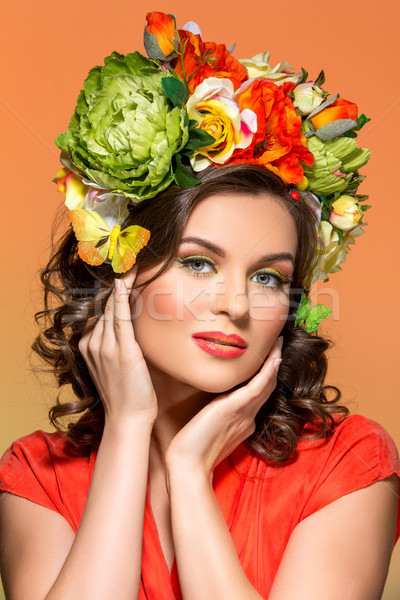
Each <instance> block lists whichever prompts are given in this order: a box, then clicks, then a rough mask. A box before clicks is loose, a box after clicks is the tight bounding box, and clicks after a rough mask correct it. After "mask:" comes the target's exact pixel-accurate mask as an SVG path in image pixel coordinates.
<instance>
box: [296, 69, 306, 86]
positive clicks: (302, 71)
mask: <svg viewBox="0 0 400 600" xmlns="http://www.w3.org/2000/svg"><path fill="white" fill-rule="evenodd" d="M301 73H302V75H301V78H300V81H299V83H298V84H297V85H299V84H300V83H305V82H306V81H307V77H308V71H306V70H305V69H303V67H301Z"/></svg>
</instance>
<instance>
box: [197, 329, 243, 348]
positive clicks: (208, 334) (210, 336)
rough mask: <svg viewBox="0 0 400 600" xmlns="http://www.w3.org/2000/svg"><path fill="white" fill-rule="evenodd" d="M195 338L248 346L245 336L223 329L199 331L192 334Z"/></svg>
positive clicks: (241, 346)
mask: <svg viewBox="0 0 400 600" xmlns="http://www.w3.org/2000/svg"><path fill="white" fill-rule="evenodd" d="M192 337H194V338H203V339H207V340H212V341H214V340H215V342H226V343H228V344H234V345H235V346H239V348H247V344H246V342H245V341H244V339H243V338H241V337H240V336H238V335H236V333H231V334H228V333H224V332H223V331H198V332H197V333H194V334H193V335H192Z"/></svg>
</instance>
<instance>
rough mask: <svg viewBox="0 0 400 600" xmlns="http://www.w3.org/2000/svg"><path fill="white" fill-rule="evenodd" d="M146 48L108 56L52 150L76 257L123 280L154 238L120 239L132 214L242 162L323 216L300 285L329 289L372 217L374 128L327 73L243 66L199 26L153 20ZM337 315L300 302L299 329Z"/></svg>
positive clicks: (265, 58)
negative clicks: (330, 86) (368, 183)
mask: <svg viewBox="0 0 400 600" xmlns="http://www.w3.org/2000/svg"><path fill="white" fill-rule="evenodd" d="M144 46H145V49H146V52H147V55H148V57H146V56H144V55H143V54H141V53H139V52H133V53H130V54H126V55H123V54H119V53H118V52H112V54H111V55H110V56H108V57H106V58H105V59H104V66H96V67H94V68H93V69H91V70H90V72H89V74H88V76H87V78H86V80H85V82H84V87H83V90H81V92H80V94H79V96H78V100H77V105H76V108H75V112H74V114H73V115H72V118H71V120H70V123H69V126H68V131H67V132H66V133H61V134H60V135H58V136H57V138H56V141H55V143H56V145H57V146H58V147H59V148H60V149H61V151H62V152H61V162H62V164H63V165H64V168H63V169H61V170H60V171H59V172H58V173H57V175H56V178H55V181H56V182H57V189H58V190H59V191H62V192H64V194H65V204H66V206H67V207H68V209H69V210H70V218H71V225H72V227H73V229H74V232H75V235H76V237H77V239H78V241H79V244H78V254H79V256H80V258H81V259H82V260H84V261H85V262H86V263H88V264H90V265H92V266H97V265H100V264H102V263H104V262H107V263H111V265H112V268H113V270H114V272H116V273H124V272H126V271H127V270H129V269H130V268H131V267H132V265H133V264H134V263H135V260H136V256H137V253H138V252H139V251H140V250H141V248H143V247H144V246H145V245H146V244H147V242H148V240H149V238H150V232H149V231H148V230H146V229H144V228H142V227H139V226H137V225H133V226H130V227H127V228H126V229H124V230H122V231H121V227H120V225H119V223H120V221H121V218H122V217H123V216H124V215H126V213H127V210H128V205H129V204H130V203H132V204H137V203H139V202H141V201H142V200H144V199H148V198H153V197H154V196H156V195H157V194H158V193H159V192H161V191H162V190H164V189H165V188H167V187H168V186H169V185H170V184H172V183H176V184H177V185H178V186H180V187H182V188H188V187H192V186H194V185H197V184H198V183H199V179H198V177H197V176H196V173H197V172H200V171H202V170H203V169H205V168H207V167H208V166H210V165H215V166H216V167H218V166H220V165H226V164H237V163H243V162H246V163H252V164H257V165H262V166H263V167H265V168H266V169H269V170H270V171H272V172H273V173H275V174H276V175H278V176H279V177H281V179H283V181H285V182H286V183H287V184H289V185H290V187H291V192H290V193H291V195H292V197H293V198H294V199H296V200H302V201H304V202H306V203H307V204H308V205H309V206H310V207H311V208H312V209H313V211H314V212H315V213H316V215H317V217H318V244H319V246H320V247H319V248H318V251H319V252H320V251H322V254H321V258H320V260H319V262H318V264H317V265H316V266H315V267H314V268H313V270H312V272H310V273H309V274H308V275H307V277H306V280H305V281H304V282H303V285H304V288H305V289H307V288H309V287H310V286H311V285H312V284H313V283H315V282H316V281H317V280H318V279H319V278H321V279H323V280H324V281H328V280H329V277H328V274H329V273H335V272H337V271H339V270H341V267H340V266H339V265H340V264H341V263H343V262H344V261H345V260H346V254H347V252H348V251H349V249H350V245H351V244H354V240H355V238H356V237H357V236H359V235H361V234H362V233H364V231H363V230H362V228H361V225H366V223H363V222H362V219H363V217H364V213H365V211H366V210H367V209H368V208H370V206H368V205H366V204H365V203H364V201H365V200H366V199H367V198H368V196H365V195H360V194H358V193H357V190H358V186H359V184H360V183H361V181H362V180H363V179H364V176H362V175H359V173H358V171H359V169H360V168H361V167H362V166H364V165H365V164H366V162H367V161H368V159H369V157H370V151H369V150H368V149H367V148H359V147H358V145H357V143H356V140H355V138H356V137H357V132H358V131H359V130H360V129H361V128H362V127H363V126H364V125H365V123H367V122H368V121H369V120H370V119H368V118H367V117H366V116H365V115H364V114H361V115H360V116H358V108H357V105H356V104H354V103H352V102H349V101H347V100H344V99H342V98H340V97H339V94H335V95H333V96H330V95H329V93H328V92H326V91H324V89H323V88H322V85H323V84H324V81H325V76H324V72H323V71H321V72H320V73H319V75H318V76H317V78H316V79H315V80H312V79H309V77H308V73H307V71H306V70H305V69H302V70H301V72H300V73H295V72H294V70H293V68H292V66H291V65H290V64H289V63H288V62H281V63H278V64H277V65H276V66H275V67H270V65H269V59H270V54H269V52H264V53H261V54H257V55H256V56H254V57H253V58H251V59H239V60H237V59H236V58H234V57H233V55H232V52H233V50H234V47H230V48H227V47H226V46H225V45H224V44H217V43H215V42H203V39H202V35H201V31H200V28H199V26H198V25H197V24H196V23H194V22H192V21H190V22H188V23H186V25H184V26H183V27H182V28H181V29H177V26H176V21H175V17H174V16H172V15H168V14H165V13H161V12H150V13H148V14H147V26H146V27H145V31H144ZM321 246H322V248H321ZM331 312H332V311H331V310H330V309H329V308H328V307H327V306H324V305H322V304H318V305H316V306H314V307H313V308H311V301H310V299H309V298H307V296H306V294H304V293H303V294H302V297H301V301H300V305H299V307H298V310H297V315H296V322H295V326H299V325H302V324H303V323H304V326H305V329H306V331H308V332H311V331H315V330H316V329H317V327H318V324H319V323H320V321H322V320H323V319H324V318H326V317H327V316H328V315H329V314H330V313H331Z"/></svg>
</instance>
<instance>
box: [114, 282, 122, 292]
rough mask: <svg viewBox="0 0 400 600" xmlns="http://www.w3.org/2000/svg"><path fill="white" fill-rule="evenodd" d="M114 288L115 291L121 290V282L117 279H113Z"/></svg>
mask: <svg viewBox="0 0 400 600" xmlns="http://www.w3.org/2000/svg"><path fill="white" fill-rule="evenodd" d="M114 286H115V289H116V290H117V291H119V290H120V289H121V282H120V280H119V279H114Z"/></svg>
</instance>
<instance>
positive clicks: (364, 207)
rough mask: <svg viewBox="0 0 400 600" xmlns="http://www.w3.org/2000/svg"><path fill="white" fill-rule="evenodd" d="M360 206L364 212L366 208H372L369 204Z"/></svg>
mask: <svg viewBox="0 0 400 600" xmlns="http://www.w3.org/2000/svg"><path fill="white" fill-rule="evenodd" d="M361 208H362V209H363V211H364V212H365V211H366V210H368V209H369V208H372V205H371V204H362V205H361Z"/></svg>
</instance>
